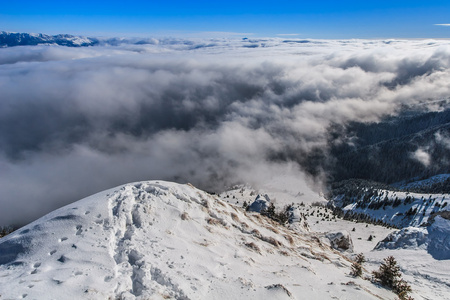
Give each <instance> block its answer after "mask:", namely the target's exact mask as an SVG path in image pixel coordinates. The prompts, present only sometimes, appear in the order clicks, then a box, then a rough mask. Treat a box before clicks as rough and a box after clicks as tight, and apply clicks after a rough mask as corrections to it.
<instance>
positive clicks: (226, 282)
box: [0, 181, 394, 299]
mask: <svg viewBox="0 0 450 300" xmlns="http://www.w3.org/2000/svg"><path fill="white" fill-rule="evenodd" d="M0 253H1V255H0V257H1V259H2V261H1V265H0V294H1V296H2V299H21V298H25V297H27V298H30V299H44V298H45V299H68V298H70V299H81V298H83V299H85V298H87V299H108V298H119V299H164V298H166V299H167V298H173V299H241V298H250V299H268V298H276V299H318V298H324V299H328V298H333V297H335V298H341V299H342V298H345V299H357V298H364V299H379V298H380V297H381V298H385V299H393V298H394V295H393V294H392V292H390V291H388V290H385V289H383V288H380V287H378V286H375V285H373V284H372V283H370V282H369V281H366V280H362V279H354V278H352V277H350V276H349V275H348V273H349V270H350V261H349V260H348V258H347V257H345V256H344V255H342V254H341V253H340V252H338V251H335V250H333V249H331V248H329V247H328V246H327V245H325V244H322V243H320V241H318V239H317V238H316V237H315V235H311V234H309V233H307V232H305V233H301V232H299V231H291V230H289V229H288V228H286V227H284V226H281V225H279V224H278V223H275V222H273V221H271V220H269V219H267V218H266V217H263V216H261V215H260V214H258V213H247V212H245V211H244V210H243V209H241V208H237V207H235V206H233V205H229V204H227V203H225V202H224V201H222V200H220V199H219V198H217V197H215V196H212V195H209V194H207V193H205V192H202V191H200V190H198V189H196V188H194V187H192V186H191V185H179V184H175V183H169V182H162V181H150V182H140V183H134V184H128V185H124V186H120V187H117V188H114V189H111V190H108V191H105V192H101V193H98V194H96V195H93V196H91V197H88V198H85V199H83V200H80V201H78V202H75V203H73V204H70V205H68V206H65V207H63V208H61V209H58V210H56V211H54V212H52V213H50V214H48V215H46V216H44V217H43V218H41V219H39V220H37V221H35V222H33V223H31V224H29V225H27V226H25V227H23V228H21V229H20V230H18V231H17V232H14V233H12V234H10V235H9V236H7V237H5V238H3V239H1V240H0Z"/></svg>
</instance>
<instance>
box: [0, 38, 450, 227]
mask: <svg viewBox="0 0 450 300" xmlns="http://www.w3.org/2000/svg"><path fill="white" fill-rule="evenodd" d="M449 66H450V42H449V41H431V40H412V41H404V40H389V41H382V40H373V41H371V40H346V41H327V40H283V39H253V40H249V39H244V40H229V39H215V40H199V39H198V40H175V39H172V40H169V39H165V40H156V39H151V40H148V41H145V40H144V41H141V42H139V43H138V44H136V43H135V42H133V43H131V42H129V41H127V40H119V39H118V40H117V41H116V43H115V44H114V45H111V43H110V44H107V43H103V44H101V45H100V46H94V47H82V48H68V47H60V46H25V47H11V48H2V49H0V191H1V197H0V205H1V210H0V225H7V224H12V223H23V222H28V221H31V220H33V219H34V218H36V217H38V216H40V215H42V214H44V213H46V212H48V211H51V210H53V209H55V208H57V207H60V206H62V205H64V204H67V203H69V202H72V201H74V200H78V199H79V198H81V197H84V196H88V195H90V194H92V193H94V192H97V191H100V190H103V189H107V188H110V187H113V186H115V185H118V184H122V183H127V182H132V181H138V180H148V179H165V180H173V181H178V182H191V183H193V184H194V185H196V186H198V187H200V188H204V189H207V190H210V191H220V190H221V189H223V188H226V187H227V186H230V185H232V184H235V183H249V184H252V185H254V186H258V182H260V181H261V180H266V179H267V178H270V177H273V176H276V175H277V174H278V173H283V172H285V170H286V169H288V170H289V174H291V175H292V176H295V177H297V178H298V180H305V178H306V177H308V176H307V175H305V174H304V172H303V167H302V162H304V159H305V157H307V154H308V153H309V152H310V151H312V149H315V148H323V149H326V147H327V138H328V134H329V128H330V126H333V125H336V124H338V125H341V126H345V125H346V124H347V123H348V122H351V121H359V122H375V121H378V120H380V119H381V118H383V117H386V116H395V115H396V114H398V113H400V111H401V110H402V109H404V108H405V107H414V106H420V107H421V109H423V110H429V111H433V110H438V109H441V108H440V106H439V105H437V104H436V103H439V102H436V100H442V99H448V97H449V95H450V85H449V78H450V69H449ZM411 159H421V160H423V161H425V162H426V149H425V150H424V149H418V152H416V153H413V154H412V155H411ZM314 175H315V177H314V178H313V179H314V180H315V181H316V182H320V180H321V179H322V177H323V176H325V175H324V174H320V172H319V173H316V174H314Z"/></svg>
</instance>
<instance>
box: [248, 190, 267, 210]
mask: <svg viewBox="0 0 450 300" xmlns="http://www.w3.org/2000/svg"><path fill="white" fill-rule="evenodd" d="M269 205H270V198H269V196H268V195H267V194H265V195H263V196H261V195H258V196H256V199H255V201H253V202H252V203H251V204H250V205H249V206H248V208H247V210H248V211H254V212H258V213H260V212H263V211H265V210H267V208H268V207H269Z"/></svg>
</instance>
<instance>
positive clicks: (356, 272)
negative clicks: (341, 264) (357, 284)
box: [350, 253, 366, 277]
mask: <svg viewBox="0 0 450 300" xmlns="http://www.w3.org/2000/svg"><path fill="white" fill-rule="evenodd" d="M365 262H366V258H365V257H364V254H362V253H360V254H358V255H356V259H355V261H354V262H353V263H352V271H351V272H350V275H352V276H354V277H361V275H362V264H363V263H365Z"/></svg>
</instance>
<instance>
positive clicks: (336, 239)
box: [325, 230, 353, 251]
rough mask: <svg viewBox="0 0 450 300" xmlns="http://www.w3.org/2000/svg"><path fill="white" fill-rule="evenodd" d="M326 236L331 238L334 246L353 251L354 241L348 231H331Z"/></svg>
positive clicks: (341, 249) (338, 248) (340, 249)
mask: <svg viewBox="0 0 450 300" xmlns="http://www.w3.org/2000/svg"><path fill="white" fill-rule="evenodd" d="M325 236H326V237H327V238H328V239H329V240H330V245H331V247H332V248H334V249H336V250H339V251H347V250H348V251H353V242H352V239H351V237H350V234H349V233H348V232H347V231H345V230H343V231H336V232H329V233H327V234H326V235H325Z"/></svg>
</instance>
